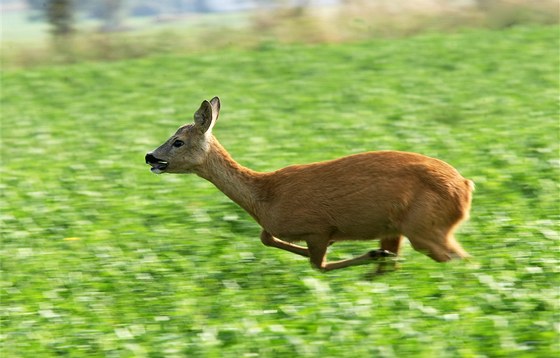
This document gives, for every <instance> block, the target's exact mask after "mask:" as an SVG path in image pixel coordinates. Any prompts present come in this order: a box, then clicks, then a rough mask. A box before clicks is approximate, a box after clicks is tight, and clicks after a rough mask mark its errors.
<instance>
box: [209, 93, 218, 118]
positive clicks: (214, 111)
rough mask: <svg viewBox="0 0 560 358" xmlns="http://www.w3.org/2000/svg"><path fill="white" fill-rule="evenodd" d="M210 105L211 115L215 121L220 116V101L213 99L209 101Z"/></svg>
mask: <svg viewBox="0 0 560 358" xmlns="http://www.w3.org/2000/svg"><path fill="white" fill-rule="evenodd" d="M210 104H211V105H212V114H213V115H214V116H215V117H216V118H214V120H217V119H218V116H219V115H220V99H219V98H218V97H214V98H212V99H211V100H210Z"/></svg>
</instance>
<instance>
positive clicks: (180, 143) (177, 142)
mask: <svg viewBox="0 0 560 358" xmlns="http://www.w3.org/2000/svg"><path fill="white" fill-rule="evenodd" d="M184 144H185V142H183V141H182V140H179V139H177V140H176V141H175V142H173V146H174V147H175V148H179V147H182V146H183V145H184Z"/></svg>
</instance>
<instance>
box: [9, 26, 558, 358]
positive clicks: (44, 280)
mask: <svg viewBox="0 0 560 358" xmlns="http://www.w3.org/2000/svg"><path fill="white" fill-rule="evenodd" d="M557 43H558V27H556V26H552V27H539V26H534V27H522V28H512V29H507V30H503V31H484V30H471V31H464V32H461V33H456V34H450V35H443V34H441V35H437V34H426V35H422V36H417V37H412V38H407V39H400V40H392V41H390V40H377V41H367V42H361V43H355V44H344V45H341V44H331V45H314V46H304V45H281V46H279V45H275V44H273V43H270V44H268V45H266V46H261V47H260V48H259V49H257V50H254V51H241V50H224V51H219V52H210V53H206V54H204V55H194V54H193V55H176V56H174V55H169V56H161V57H152V58H146V59H142V60H131V61H123V62H114V63H88V64H80V65H73V66H67V67H64V68H63V67H43V68H36V69H33V70H25V71H24V70H21V71H9V72H6V71H5V72H3V73H2V94H1V95H2V128H1V135H2V152H1V154H2V157H1V158H2V165H1V166H0V170H1V172H0V174H1V178H2V182H1V187H2V200H1V201H0V205H1V220H2V222H1V225H0V229H1V232H2V247H1V256H0V258H1V261H0V263H1V266H2V281H1V285H2V286H1V290H2V291H1V292H2V295H1V300H2V305H1V307H2V308H1V310H2V316H1V318H2V332H1V336H0V337H1V339H2V351H3V353H4V356H6V357H32V356H41V357H51V356H61V355H66V356H71V357H86V356H87V357H133V356H134V357H184V356H189V357H241V356H243V357H251V356H254V357H256V356H260V357H293V356H300V357H317V356H320V355H323V356H329V357H366V356H368V357H369V356H378V357H412V356H414V357H551V356H556V355H558V354H559V353H560V347H559V344H558V342H559V340H558V339H559V336H558V333H559V328H560V326H559V324H558V309H559V307H558V302H559V295H558V293H559V292H558V284H559V280H558V239H559V235H558V233H559V229H560V228H559V221H558V219H559V209H560V208H559V196H558V194H559V188H558V182H559V181H558V178H559V164H560V161H559V142H560V141H559V138H558V134H559V126H558V118H559V117H558V115H559V113H558V102H557V98H558V86H559V83H558V65H559V63H558V56H557V54H558V52H557V48H555V45H553V44H557ZM214 95H219V96H220V97H221V99H222V104H223V108H222V115H221V117H220V120H219V122H218V124H217V125H216V128H215V130H214V131H215V134H216V135H217V136H218V137H219V138H220V140H221V142H222V143H223V144H224V145H225V146H226V148H228V149H229V150H230V152H231V153H232V155H233V156H234V157H235V158H236V159H237V160H238V161H240V162H241V163H243V164H245V165H248V166H250V167H252V168H254V169H257V170H262V171H265V170H273V169H276V168H279V167H282V166H285V165H288V164H292V163H303V162H312V161H317V160H323V159H330V158H335V157H338V156H342V155H346V154H350V153H356V152H360V151H366V150H377V149H397V150H408V151H415V152H421V153H424V154H427V155H431V156H436V157H439V158H441V159H443V160H446V161H447V162H449V163H451V164H452V165H454V166H455V167H456V168H458V169H459V170H460V171H461V173H462V174H463V175H464V176H465V177H467V178H470V179H472V180H474V181H475V182H476V184H477V190H476V192H475V196H474V202H473V209H472V214H471V220H470V221H469V222H468V223H467V224H466V225H464V226H463V227H462V228H461V229H460V231H459V233H458V238H459V240H460V241H461V243H462V245H463V246H464V247H465V249H466V250H468V251H469V252H470V253H471V254H472V255H473V256H474V258H473V260H472V261H470V262H452V263H449V264H438V263H435V262H432V261H431V260H430V259H428V258H427V257H425V256H424V255H422V254H420V253H417V252H415V251H413V250H412V249H411V248H410V246H409V245H406V246H405V247H404V253H403V263H402V269H401V270H399V271H397V272H394V273H391V274H389V275H386V276H383V277H380V278H378V279H376V280H373V281H369V280H365V279H364V276H365V275H366V273H368V272H369V271H370V270H372V269H373V268H372V267H355V268H350V269H346V270H341V271H334V272H331V273H328V274H321V273H318V272H316V271H314V270H312V269H311V268H310V266H309V264H308V262H307V261H306V260H305V259H302V258H299V257H297V256H295V255H293V254H290V253H287V252H283V251H279V250H274V249H271V248H266V247H264V246H263V245H261V244H260V242H259V239H258V233H259V228H258V226H257V224H255V223H254V222H253V221H252V220H251V218H250V217H249V216H248V215H247V214H245V213H244V212H243V211H241V210H240V209H239V208H238V207H236V206H235V205H234V204H233V203H231V202H230V201H229V200H228V199H227V198H226V197H225V196H224V195H222V194H221V193H219V192H218V191H217V190H216V189H215V188H214V187H213V186H212V185H211V184H209V183H207V182H205V181H203V180H202V179H200V178H197V177H194V176H171V175H163V176H155V175H152V174H151V173H150V172H149V170H148V168H147V166H146V165H145V164H144V163H143V156H144V154H145V153H146V152H147V151H149V150H151V149H153V148H155V147H156V146H157V145H159V144H160V143H161V142H162V141H163V140H164V139H166V138H167V137H168V136H169V135H170V134H171V133H172V132H173V131H174V130H175V128H176V127H178V126H179V125H180V124H182V123H184V122H189V121H191V118H192V113H193V112H194V110H195V109H196V108H197V106H198V105H199V102H200V101H201V100H202V99H204V98H210V97H212V96H214ZM376 246H377V243H375V242H370V243H345V244H340V245H335V246H333V248H332V249H331V253H330V256H329V258H330V259H337V258H344V257H347V256H351V255H357V254H361V253H363V252H365V251H366V250H368V249H371V248H372V247H373V248H375V247H376Z"/></svg>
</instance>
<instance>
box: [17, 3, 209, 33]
mask: <svg viewBox="0 0 560 358" xmlns="http://www.w3.org/2000/svg"><path fill="white" fill-rule="evenodd" d="M26 2H27V4H28V5H29V8H30V9H31V10H32V11H31V15H30V19H31V20H46V21H47V22H48V23H49V24H50V25H51V31H52V33H53V34H54V35H55V36H64V35H70V34H72V33H73V32H74V30H75V23H76V19H77V18H89V19H97V20H100V21H101V23H102V25H101V30H103V31H116V30H119V29H121V28H122V26H123V21H124V19H125V18H126V16H159V15H164V14H174V15H177V14H181V13H186V12H209V11H210V10H211V8H212V7H211V3H212V1H210V0H159V1H151V0H89V1H85V0H26Z"/></svg>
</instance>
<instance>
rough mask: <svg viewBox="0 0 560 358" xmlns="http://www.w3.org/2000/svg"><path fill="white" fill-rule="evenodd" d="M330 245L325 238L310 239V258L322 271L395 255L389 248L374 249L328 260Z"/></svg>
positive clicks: (308, 242) (368, 262) (366, 262)
mask: <svg viewBox="0 0 560 358" xmlns="http://www.w3.org/2000/svg"><path fill="white" fill-rule="evenodd" d="M328 246H329V242H328V241H323V240H308V241H307V248H308V250H309V259H310V261H311V264H312V265H313V266H314V267H315V268H316V269H318V270H320V271H324V272H326V271H332V270H336V269H341V268H344V267H349V266H358V265H366V264H370V263H372V262H374V261H376V260H378V259H380V258H383V257H389V256H395V255H394V254H393V253H391V252H389V251H387V250H382V249H379V250H372V251H369V252H368V253H365V254H363V255H360V256H357V257H354V258H351V259H347V260H340V261H334V262H327V247H328Z"/></svg>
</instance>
